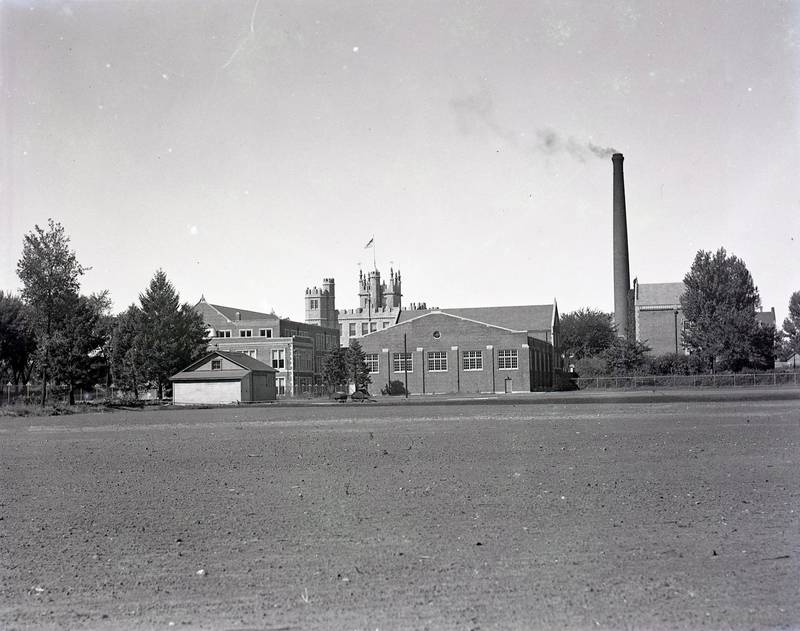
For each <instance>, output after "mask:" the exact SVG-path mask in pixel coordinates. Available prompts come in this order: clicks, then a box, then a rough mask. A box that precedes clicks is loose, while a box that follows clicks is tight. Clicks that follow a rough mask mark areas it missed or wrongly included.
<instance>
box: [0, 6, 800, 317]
mask: <svg viewBox="0 0 800 631" xmlns="http://www.w3.org/2000/svg"><path fill="white" fill-rule="evenodd" d="M0 47H1V48H0V53H1V54H2V59H1V61H2V66H1V67H0V72H1V74H0V82H1V84H2V98H3V101H2V112H0V137H1V138H2V148H1V149H0V156H1V160H2V162H1V163H0V289H3V290H5V291H12V292H14V291H18V290H19V288H20V282H19V279H18V278H17V276H16V262H17V260H18V259H19V257H20V254H21V251H22V242H23V236H24V235H25V234H26V233H28V232H30V231H31V230H32V229H33V227H34V225H36V224H38V225H40V226H44V225H46V223H47V220H48V218H53V219H54V220H55V221H58V222H60V223H61V224H62V225H63V226H64V228H65V230H66V232H67V234H68V235H69V236H70V238H71V245H72V247H73V248H74V250H75V251H76V253H77V256H78V260H79V261H80V262H81V263H82V264H83V265H86V266H89V267H91V269H90V270H89V271H87V272H86V274H85V275H84V276H83V279H82V291H84V292H86V293H90V292H95V291H100V290H103V289H107V290H109V292H110V297H111V299H112V301H113V304H114V310H115V311H121V310H123V309H125V308H126V307H127V306H128V305H129V304H131V303H134V302H136V301H137V299H138V295H139V293H140V292H142V291H143V290H144V289H145V288H146V286H147V284H148V283H149V281H150V279H151V278H152V276H153V274H154V273H155V271H156V270H157V269H159V268H161V269H163V270H164V271H165V272H166V274H167V276H168V278H169V279H170V280H171V281H172V283H173V284H174V285H175V287H176V289H177V290H178V292H179V293H180V295H181V298H182V300H184V301H187V302H190V303H192V304H193V303H194V302H196V301H197V300H199V298H200V297H201V295H204V296H205V298H206V299H207V300H208V301H209V302H212V303H216V304H222V305H227V306H233V307H240V308H244V309H251V310H258V311H270V310H274V311H275V312H276V313H278V314H280V315H283V316H285V317H291V318H294V319H297V320H302V319H303V318H304V294H305V288H306V287H310V286H315V285H320V284H321V282H322V279H323V278H325V277H333V278H335V280H336V293H337V299H336V303H337V307H339V308H353V307H356V306H358V296H357V291H358V285H357V281H358V273H359V269H363V270H364V271H365V272H366V271H368V270H369V269H371V268H372V267H373V260H374V263H376V264H377V267H378V269H379V270H380V271H381V273H382V275H383V277H384V278H387V277H388V275H389V267H390V266H393V267H394V268H395V269H400V270H401V272H402V277H403V302H404V305H409V304H410V303H411V302H426V303H427V305H428V306H429V307H433V306H437V307H442V308H446V307H473V306H498V305H521V304H544V303H548V302H551V301H552V300H553V298H555V299H556V300H557V301H558V305H559V309H560V311H561V312H562V313H564V312H567V311H571V310H574V309H577V308H581V307H592V308H596V309H602V310H604V311H608V312H611V311H613V278H612V251H611V247H612V214H611V210H612V163H611V159H610V154H611V152H612V151H614V150H616V151H619V152H621V153H623V154H624V156H625V163H624V167H625V186H626V197H627V214H628V238H629V247H630V266H631V279H633V278H634V277H638V279H639V281H640V282H642V283H650V282H672V281H680V280H682V279H683V277H684V275H685V274H686V272H687V271H688V270H689V268H690V266H691V263H692V260H693V259H694V256H695V254H696V252H697V251H698V250H700V249H703V250H716V249H717V248H719V247H725V248H726V250H727V251H728V252H729V253H732V254H735V255H737V256H738V257H740V258H741V259H743V260H744V262H745V263H746V265H747V267H748V269H749V270H750V271H751V273H752V275H753V278H754V280H755V283H756V285H757V286H758V288H759V291H760V294H761V299H762V302H763V305H764V307H765V308H767V309H769V308H771V307H775V309H776V312H777V315H778V322H779V325H780V322H781V321H782V319H783V317H785V316H786V314H787V306H788V302H789V297H790V295H791V293H792V292H794V291H797V290H800V273H798V271H797V262H798V261H799V260H800V178H799V177H798V172H799V169H798V166H800V108H799V107H798V105H799V104H800V89H798V88H800V2H798V1H793V2H782V1H779V0H770V1H764V2H761V1H758V0H741V1H731V2H724V1H706V0H704V1H703V2H696V0H675V1H670V2H638V1H636V2H634V1H627V0H617V1H614V0H611V1H606V2H593V1H588V0H587V1H585V2H565V1H558V2H555V1H522V0H518V1H515V2H509V1H503V0H493V1H492V2H473V1H471V0H460V1H454V0H440V1H434V2H430V1H428V0H425V1H421V0H410V1H408V2H394V1H391V2H390V1H388V0H385V1H384V0H378V1H369V2H367V1H359V0H352V1H344V2H330V1H329V0H307V1H302V2H301V1H291V2H285V1H277V0H275V1H273V0H247V1H240V0H224V1H203V0H196V1H191V2H186V1H180V0H170V1H166V0H164V1H159V2H147V1H144V0H135V1H130V0H114V1H109V0H94V1H91V2H86V1H82V2H56V1H53V2H16V1H13V0H5V1H4V2H2V3H1V4H0ZM373 237H374V249H373V248H369V249H366V248H365V247H364V246H365V244H366V243H367V242H368V241H369V240H370V239H371V238H373Z"/></svg>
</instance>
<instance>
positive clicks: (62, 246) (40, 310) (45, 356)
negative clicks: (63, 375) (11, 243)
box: [17, 219, 87, 405]
mask: <svg viewBox="0 0 800 631" xmlns="http://www.w3.org/2000/svg"><path fill="white" fill-rule="evenodd" d="M86 269H87V268H85V267H83V266H82V265H81V264H80V263H78V259H77V257H76V256H75V252H74V251H73V250H71V249H70V247H69V237H68V236H67V235H66V233H65V232H64V228H63V226H62V225H61V224H60V223H57V222H54V221H53V220H52V219H49V220H48V222H47V230H44V229H42V228H40V227H39V226H38V225H36V226H34V229H33V231H32V232H30V233H28V234H26V235H25V237H24V241H23V246H22V257H21V258H20V260H19V262H18V263H17V276H19V278H20V280H21V281H22V284H23V287H22V299H23V300H24V301H25V303H26V304H27V305H28V306H29V307H30V310H31V311H30V313H31V317H32V318H31V319H32V324H33V328H34V331H35V333H36V343H37V348H38V352H37V357H38V360H39V368H40V370H41V376H42V405H44V403H45V401H46V399H47V380H48V371H49V370H50V368H51V364H52V349H53V347H54V345H53V343H52V342H53V341H52V339H51V338H52V336H53V334H54V333H56V332H58V331H59V328H58V327H59V326H60V324H61V323H62V322H63V317H62V316H63V315H64V314H65V313H66V310H67V309H69V308H71V307H72V306H73V305H74V304H75V302H76V297H77V295H78V290H79V289H80V282H79V279H80V277H81V276H82V275H83V273H84V272H85V271H86Z"/></svg>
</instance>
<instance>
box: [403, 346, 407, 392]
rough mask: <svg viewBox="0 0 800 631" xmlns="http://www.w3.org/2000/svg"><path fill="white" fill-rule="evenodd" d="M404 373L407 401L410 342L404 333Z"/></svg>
mask: <svg viewBox="0 0 800 631" xmlns="http://www.w3.org/2000/svg"><path fill="white" fill-rule="evenodd" d="M403 372H404V373H405V377H406V385H405V390H406V399H407V398H408V340H407V339H406V334H405V333H403Z"/></svg>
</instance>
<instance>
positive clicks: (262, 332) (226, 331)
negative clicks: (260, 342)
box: [216, 329, 272, 337]
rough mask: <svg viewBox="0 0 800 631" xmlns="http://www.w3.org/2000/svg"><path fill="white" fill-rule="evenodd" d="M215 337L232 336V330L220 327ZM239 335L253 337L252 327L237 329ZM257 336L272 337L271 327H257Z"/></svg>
mask: <svg viewBox="0 0 800 631" xmlns="http://www.w3.org/2000/svg"><path fill="white" fill-rule="evenodd" d="M216 337H232V332H231V330H230V329H221V330H219V331H217V335H216ZM239 337H253V329H239ZM258 337H272V329H258Z"/></svg>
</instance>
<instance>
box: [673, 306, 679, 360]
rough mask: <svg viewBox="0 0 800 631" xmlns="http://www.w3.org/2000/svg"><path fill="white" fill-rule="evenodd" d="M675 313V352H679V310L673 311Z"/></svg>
mask: <svg viewBox="0 0 800 631" xmlns="http://www.w3.org/2000/svg"><path fill="white" fill-rule="evenodd" d="M673 313H674V314H675V354H676V355H677V354H678V310H677V309H675V311H673Z"/></svg>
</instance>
